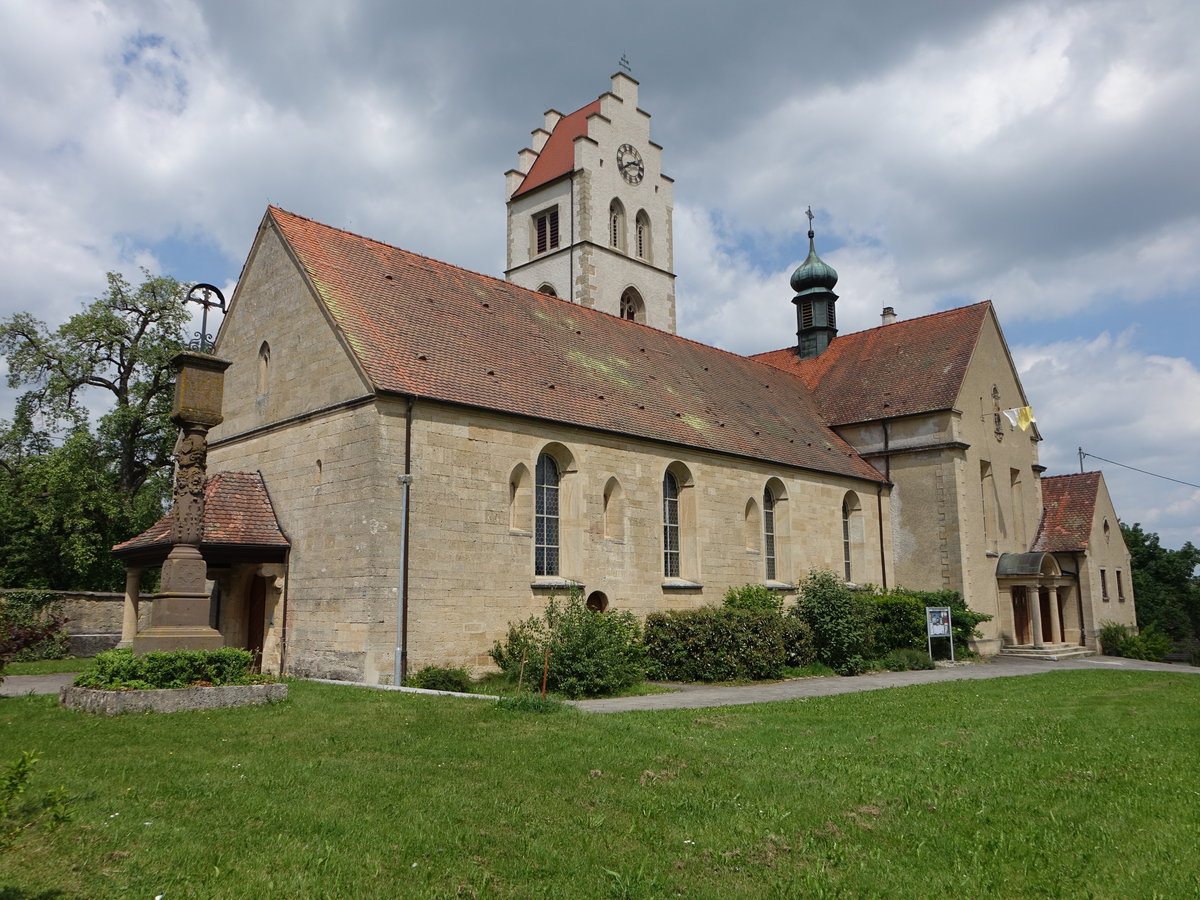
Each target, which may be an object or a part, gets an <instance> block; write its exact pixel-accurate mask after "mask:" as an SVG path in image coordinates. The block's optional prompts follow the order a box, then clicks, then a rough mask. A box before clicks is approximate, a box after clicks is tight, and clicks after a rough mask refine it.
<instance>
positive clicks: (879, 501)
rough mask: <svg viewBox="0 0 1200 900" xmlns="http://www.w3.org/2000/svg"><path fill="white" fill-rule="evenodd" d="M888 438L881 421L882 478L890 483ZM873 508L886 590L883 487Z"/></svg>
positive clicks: (885, 428)
mask: <svg viewBox="0 0 1200 900" xmlns="http://www.w3.org/2000/svg"><path fill="white" fill-rule="evenodd" d="M889 448H890V438H889V431H888V420H887V419H884V420H883V477H884V478H886V479H887V480H888V482H889V483H890V482H891V480H892V454H891V453H890V452H889ZM875 506H876V510H877V514H878V516H879V576H880V578H882V579H883V589H884V590H885V591H886V590H887V589H888V580H887V549H886V548H885V547H884V544H883V485H882V484H881V485H879V486H878V487H877V488H876V489H875Z"/></svg>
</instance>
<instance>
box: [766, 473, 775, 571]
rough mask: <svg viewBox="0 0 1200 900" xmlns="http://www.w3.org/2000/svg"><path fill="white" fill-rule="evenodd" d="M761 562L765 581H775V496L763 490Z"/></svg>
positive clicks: (769, 491)
mask: <svg viewBox="0 0 1200 900" xmlns="http://www.w3.org/2000/svg"><path fill="white" fill-rule="evenodd" d="M763 561H764V562H765V563H766V577H767V581H774V580H775V495H774V494H772V493H771V489H770V488H769V487H767V488H763Z"/></svg>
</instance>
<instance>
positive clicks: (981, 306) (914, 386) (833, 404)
mask: <svg viewBox="0 0 1200 900" xmlns="http://www.w3.org/2000/svg"><path fill="white" fill-rule="evenodd" d="M991 308H992V304H991V303H990V302H989V301H986V300H985V301H984V302H982V303H975V304H972V305H971V306H963V307H960V308H958V309H951V310H947V311H945V312H940V313H933V314H932V315H928V316H920V317H918V318H915V319H905V320H903V321H900V322H894V323H892V324H890V325H882V326H880V327H878V328H871V329H868V330H866V331H859V332H856V333H854V334H847V335H840V336H838V337H836V338H834V339H833V340H832V341H831V342H830V344H829V348H828V349H827V350H826V351H825V352H824V353H822V354H821V355H820V356H817V357H814V358H812V359H803V360H802V359H800V358H799V357H798V356H797V354H796V351H795V348H792V347H787V348H784V349H782V350H773V351H771V352H769V353H760V354H757V355H756V356H753V357H751V358H752V359H756V360H759V361H761V362H765V363H767V364H769V365H772V366H778V367H779V368H781V369H783V370H784V371H787V372H792V373H794V374H796V375H798V376H799V377H800V378H801V379H802V380H803V381H804V383H805V384H806V385H807V386H808V388H809V390H811V391H812V392H813V397H814V398H815V399H816V401H817V404H818V405H819V407H820V409H821V412H822V413H824V415H825V418H826V419H827V420H828V421H829V423H830V424H831V425H847V424H850V423H853V422H869V421H872V420H875V419H883V418H893V417H896V416H909V415H917V414H920V413H928V412H934V411H936V410H942V409H952V408H953V407H954V405H955V401H956V400H957V399H958V394H959V390H960V389H961V387H962V383H963V378H964V376H965V375H966V371H967V366H968V364H969V363H970V361H971V355H972V353H973V352H974V350H975V345H976V342H977V341H978V339H979V333H980V329H981V328H982V327H983V323H984V319H985V318H986V317H987V315H988V312H989V311H990V310H991Z"/></svg>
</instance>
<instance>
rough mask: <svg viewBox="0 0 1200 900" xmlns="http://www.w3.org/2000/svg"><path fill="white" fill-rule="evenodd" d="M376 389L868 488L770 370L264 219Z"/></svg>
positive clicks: (424, 262)
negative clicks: (834, 477) (825, 475)
mask: <svg viewBox="0 0 1200 900" xmlns="http://www.w3.org/2000/svg"><path fill="white" fill-rule="evenodd" d="M272 226H273V227H275V228H277V229H278V232H279V234H280V235H281V236H282V237H283V239H284V240H285V241H286V243H287V245H288V247H289V248H290V251H291V253H292V254H293V256H294V258H295V259H296V260H297V261H298V263H299V264H300V266H301V267H302V269H303V271H304V273H305V275H306V277H307V279H308V281H309V283H310V286H311V290H312V291H313V293H314V295H315V296H316V297H318V298H319V300H320V302H321V303H322V304H323V305H324V306H325V308H326V310H327V311H328V314H329V317H330V320H331V321H332V322H333V323H334V324H335V325H336V327H337V329H338V330H339V331H340V332H341V334H342V336H343V337H344V339H345V344H346V346H347V347H349V348H350V349H351V351H352V353H353V354H354V356H355V358H356V360H357V361H358V363H359V365H360V366H361V368H362V371H363V372H364V373H365V375H366V377H367V378H368V380H369V382H370V384H371V386H372V387H373V388H374V389H375V390H376V391H380V392H388V393H398V394H405V395H410V396H419V397H426V398H429V399H433V400H440V401H444V402H446V403H453V404H461V405H465V406H468V407H476V408H482V409H488V410H493V411H497V412H503V413H511V414H515V415H520V416H529V417H533V418H537V419H542V420H548V421H554V422H561V423H566V424H570V425H577V426H582V427H585V428H595V429H599V430H602V431H606V432H612V433H618V434H626V435H630V436H634V437H640V438H647V439H651V440H657V441H664V442H667V443H671V444H678V445H684V446H688V447H691V448H694V449H700V450H710V451H713V452H716V453H725V454H733V455H736V456H741V457H747V458H751V459H759V460H769V461H772V462H776V463H781V464H784V465H789V466H796V467H800V468H806V469H812V470H816V471H822V472H829V473H833V474H839V475H845V476H849V477H853V478H860V479H865V480H868V481H871V482H881V481H882V480H883V479H882V476H881V475H880V474H879V472H878V471H877V470H876V469H875V468H874V467H873V466H871V465H870V463H868V462H866V461H865V460H863V459H862V458H861V457H860V456H859V455H858V454H857V453H856V452H855V451H854V449H853V448H852V447H851V446H850V445H849V444H847V443H846V442H845V441H844V440H843V439H842V438H840V437H839V436H838V435H836V434H835V433H834V432H833V431H832V430H831V429H829V428H828V427H827V426H826V425H825V424H824V423H823V422H822V420H821V416H820V414H819V413H818V412H817V409H816V408H815V406H814V404H813V402H812V399H811V398H810V397H809V394H808V392H807V390H805V388H804V385H803V384H802V383H801V382H800V381H799V380H798V379H797V378H796V376H795V375H792V374H790V373H788V372H784V371H781V370H780V369H777V368H775V367H773V366H769V365H763V364H762V363H760V362H755V361H754V360H751V359H748V358H746V357H744V356H739V355H737V354H734V353H728V352H726V351H724V350H719V349H717V348H715V347H709V346H706V345H704V344H699V343H696V342H695V341H690V340H687V339H686V338H681V337H678V336H677V335H674V334H669V333H667V332H664V331H659V330H657V329H654V328H650V327H646V326H643V325H639V324H637V323H636V322H629V321H625V320H623V319H620V318H618V317H616V316H612V315H608V314H606V313H603V312H599V311H597V310H592V309H587V308H585V307H582V306H578V305H575V304H572V303H570V302H568V301H566V300H562V299H559V298H555V297H550V296H547V295H545V294H542V293H538V292H536V291H531V290H527V289H525V288H522V287H519V286H517V285H514V284H512V283H511V282H508V281H503V280H500V279H497V278H492V277H490V276H487V275H480V274H477V273H475V272H470V271H467V270H465V269H460V268H457V267H456V266H452V265H449V264H447V263H443V262H439V261H437V260H433V259H430V258H428V257H424V256H419V255H417V254H415V253H410V252H407V251H405V250H400V249H398V248H396V247H391V246H388V245H387V244H383V243H380V242H378V241H373V240H370V239H368V238H364V237H360V236H358V235H355V234H351V233H349V232H346V231H342V230H339V229H337V228H333V227H330V226H327V225H321V224H319V223H317V222H315V221H313V220H311V219H306V218H303V217H301V216H298V215H295V214H293V213H289V212H285V211H284V210H281V209H278V208H276V207H270V208H269V209H268V211H267V215H266V218H265V219H264V222H263V226H262V227H263V228H269V227H272Z"/></svg>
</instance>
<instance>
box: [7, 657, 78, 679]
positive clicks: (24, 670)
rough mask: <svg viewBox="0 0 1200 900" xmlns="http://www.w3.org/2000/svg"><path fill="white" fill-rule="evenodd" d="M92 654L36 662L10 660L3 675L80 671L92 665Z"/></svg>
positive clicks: (52, 673)
mask: <svg viewBox="0 0 1200 900" xmlns="http://www.w3.org/2000/svg"><path fill="white" fill-rule="evenodd" d="M94 659H95V657H93V656H83V657H71V658H70V659H40V660H38V661H37V662H10V663H9V664H8V665H7V666H5V667H4V672H3V673H2V674H4V675H54V674H55V673H57V672H82V671H84V670H85V669H90V668H91V667H92V661H93V660H94Z"/></svg>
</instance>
